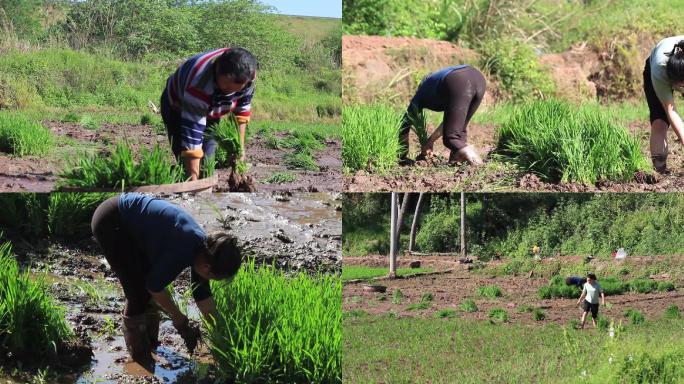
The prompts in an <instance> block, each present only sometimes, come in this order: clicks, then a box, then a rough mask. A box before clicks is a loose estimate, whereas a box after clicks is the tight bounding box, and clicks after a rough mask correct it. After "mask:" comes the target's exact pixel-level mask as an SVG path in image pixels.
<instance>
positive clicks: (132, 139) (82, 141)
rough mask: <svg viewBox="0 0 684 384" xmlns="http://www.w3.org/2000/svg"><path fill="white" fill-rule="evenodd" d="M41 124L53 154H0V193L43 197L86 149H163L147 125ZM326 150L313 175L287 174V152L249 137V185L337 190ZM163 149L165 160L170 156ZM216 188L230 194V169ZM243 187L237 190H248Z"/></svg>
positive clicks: (333, 145) (333, 154) (331, 143)
mask: <svg viewBox="0 0 684 384" xmlns="http://www.w3.org/2000/svg"><path fill="white" fill-rule="evenodd" d="M43 125H44V126H45V127H47V128H48V129H50V131H51V132H52V133H53V134H55V136H56V137H57V138H58V140H57V142H58V143H57V148H56V150H55V153H54V154H53V155H51V156H50V157H49V158H47V159H46V158H40V157H32V156H30V157H11V156H8V155H6V154H0V164H2V165H1V166H0V192H21V191H31V192H49V191H52V190H54V189H55V183H56V182H57V181H58V179H59V177H58V175H59V173H60V170H61V169H63V167H64V166H65V165H66V163H67V161H66V159H67V158H70V157H73V156H74V155H77V154H80V153H82V152H83V151H86V150H90V151H92V150H95V149H100V148H104V147H106V146H107V145H110V144H115V143H117V142H119V141H121V140H128V142H129V143H130V145H132V146H133V148H134V150H135V151H136V152H137V151H138V150H139V148H140V147H142V148H152V147H153V146H154V145H155V144H158V145H159V146H160V147H161V148H168V139H167V137H166V134H158V133H156V132H155V131H154V128H153V126H151V125H139V124H138V125H135V124H114V123H102V124H101V126H100V128H99V129H97V130H89V129H86V128H84V127H83V126H81V125H80V124H78V123H67V122H60V121H52V120H45V121H43ZM325 144H326V148H325V149H324V150H322V151H320V152H318V153H317V154H316V161H317V163H318V165H319V167H320V171H319V172H310V171H305V170H300V169H287V168H286V167H285V166H284V165H283V156H284V155H285V154H287V153H288V152H289V151H288V150H273V149H270V148H268V147H266V145H265V140H263V138H261V137H259V136H256V137H252V138H251V141H250V142H249V143H248V144H247V160H248V163H249V166H248V168H249V170H248V171H247V174H246V176H247V177H251V178H252V179H253V181H254V184H256V185H255V187H254V188H255V189H256V190H259V191H307V192H334V191H339V190H340V180H341V178H342V161H341V141H340V140H339V139H330V140H328V141H327V142H326V143H325ZM170 153H171V152H170V150H169V156H170ZM216 172H217V174H218V176H219V184H218V186H217V187H216V188H215V191H217V192H227V191H229V190H231V189H230V182H229V178H230V173H231V170H230V169H217V170H216ZM276 172H288V173H292V174H294V175H296V177H297V180H296V181H294V182H291V183H283V184H267V183H265V180H266V179H268V178H269V177H270V176H271V175H272V174H273V173H276ZM248 190H250V189H249V188H246V187H243V188H240V189H239V190H238V192H239V191H243V192H244V191H248Z"/></svg>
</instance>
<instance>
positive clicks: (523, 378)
mask: <svg viewBox="0 0 684 384" xmlns="http://www.w3.org/2000/svg"><path fill="white" fill-rule="evenodd" d="M343 324H344V325H343V326H344V360H343V368H342V371H343V375H344V380H345V383H347V382H348V383H371V382H373V383H375V382H385V383H413V382H432V383H446V382H458V383H466V384H471V383H530V382H540V383H568V382H570V383H574V382H589V383H616V382H622V383H637V382H644V383H646V382H648V383H655V382H667V383H676V382H681V380H684V369H683V368H682V365H681V364H679V363H677V364H675V362H676V361H678V362H681V359H682V358H684V348H682V343H683V342H684V338H683V337H682V334H681V332H680V330H681V327H682V326H684V322H683V321H682V320H662V321H660V320H659V321H654V322H649V323H645V324H643V325H640V326H638V327H631V326H627V327H622V328H624V330H621V331H619V332H618V334H617V335H616V339H611V338H610V337H609V336H608V332H607V331H593V330H587V329H585V330H583V331H579V330H577V331H576V330H571V329H567V328H565V327H561V326H559V325H556V324H544V325H535V326H529V325H522V324H521V325H518V324H508V325H506V326H503V327H502V326H492V325H491V324H489V323H488V322H486V321H477V320H459V319H449V320H444V319H435V318H422V317H402V318H391V317H387V316H384V315H368V316H365V317H363V318H349V317H346V318H345V320H344V321H343ZM618 328H620V327H618ZM379 329H381V330H382V332H378V330H379ZM408 356H410V360H411V364H407V363H406V361H407V360H406V359H407V357H408ZM673 356H676V357H677V358H678V359H679V360H677V359H674V358H673ZM609 359H610V360H611V361H612V363H610V362H609ZM661 361H665V362H667V364H664V365H662V364H659V362H661ZM664 367H669V368H668V369H670V373H672V375H671V376H669V377H670V379H669V380H666V379H665V376H663V368H664ZM583 371H585V372H586V373H585V374H586V375H587V376H586V377H583V376H581V375H582V372H583ZM639 377H644V378H647V379H644V381H639V380H638V378H639ZM447 378H448V379H447Z"/></svg>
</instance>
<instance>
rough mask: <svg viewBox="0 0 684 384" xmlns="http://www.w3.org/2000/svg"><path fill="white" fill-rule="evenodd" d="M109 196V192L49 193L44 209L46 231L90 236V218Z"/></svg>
mask: <svg viewBox="0 0 684 384" xmlns="http://www.w3.org/2000/svg"><path fill="white" fill-rule="evenodd" d="M111 196H113V194H109V193H70V192H53V193H51V194H50V198H49V202H48V206H47V209H46V211H47V212H46V213H47V215H46V216H47V228H48V231H49V232H50V234H52V235H53V236H57V237H65V238H73V237H80V238H82V237H90V235H91V231H92V230H91V228H90V219H91V218H92V216H93V213H94V212H95V209H97V207H98V205H100V203H102V202H103V201H105V200H107V199H108V198H110V197H111Z"/></svg>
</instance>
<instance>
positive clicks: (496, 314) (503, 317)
mask: <svg viewBox="0 0 684 384" xmlns="http://www.w3.org/2000/svg"><path fill="white" fill-rule="evenodd" d="M488 316H489V321H490V322H491V323H492V324H500V323H506V322H508V312H506V310H505V309H502V308H494V309H492V310H491V311H489V315H488Z"/></svg>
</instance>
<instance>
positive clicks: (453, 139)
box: [440, 67, 487, 151]
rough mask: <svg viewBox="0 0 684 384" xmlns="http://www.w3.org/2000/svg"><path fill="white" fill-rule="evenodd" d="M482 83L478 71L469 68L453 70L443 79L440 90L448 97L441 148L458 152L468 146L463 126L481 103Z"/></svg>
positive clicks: (484, 82) (483, 91)
mask: <svg viewBox="0 0 684 384" xmlns="http://www.w3.org/2000/svg"><path fill="white" fill-rule="evenodd" d="M486 85H487V83H486V81H485V78H484V76H482V73H480V71H478V70H477V69H475V68H472V67H466V68H463V69H461V70H457V71H453V72H451V73H449V74H448V75H447V76H446V77H445V78H444V82H443V83H442V86H441V89H440V93H441V95H442V97H444V98H445V100H448V102H447V105H446V108H445V109H444V120H443V121H442V126H443V128H444V136H443V141H444V146H445V147H447V148H449V149H451V150H452V151H458V150H459V149H461V148H463V147H465V146H467V145H468V144H467V142H468V133H467V132H466V128H467V126H468V123H469V122H470V118H471V117H473V114H475V111H477V108H478V107H479V106H480V103H481V102H482V98H483V97H484V93H485V89H486Z"/></svg>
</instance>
